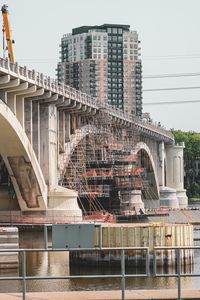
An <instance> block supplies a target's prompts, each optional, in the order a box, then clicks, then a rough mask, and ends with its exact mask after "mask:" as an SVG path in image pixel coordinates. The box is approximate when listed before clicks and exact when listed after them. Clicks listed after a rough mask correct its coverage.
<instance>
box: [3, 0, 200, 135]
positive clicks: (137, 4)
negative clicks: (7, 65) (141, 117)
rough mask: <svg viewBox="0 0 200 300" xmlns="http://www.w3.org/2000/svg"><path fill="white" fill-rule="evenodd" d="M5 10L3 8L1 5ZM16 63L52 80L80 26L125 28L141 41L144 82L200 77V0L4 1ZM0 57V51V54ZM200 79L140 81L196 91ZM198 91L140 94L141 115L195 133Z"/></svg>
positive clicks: (155, 86)
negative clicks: (62, 47) (64, 44)
mask: <svg viewBox="0 0 200 300" xmlns="http://www.w3.org/2000/svg"><path fill="white" fill-rule="evenodd" d="M2 4H3V2H2ZM6 4H8V6H9V12H10V21H11V26H12V31H13V39H14V40H15V45H14V46H15V54H16V60H17V61H18V62H19V64H20V65H27V66H28V67H29V68H30V69H36V70H37V71H40V72H43V73H44V74H46V75H49V76H51V77H55V68H56V64H57V61H58V60H59V43H60V39H61V37H62V35H63V34H65V33H68V32H71V30H72V28H74V27H78V26H82V25H100V24H104V23H118V24H129V25H131V29H132V30H136V31H137V32H138V34H139V38H140V40H141V58H142V62H143V76H146V75H154V74H155V75H160V74H177V73H200V34H199V33H200V17H199V13H200V0H101V1H99V0H98V1H97V0H57V1H54V0H14V1H13V0H7V2H6ZM0 53H1V56H2V49H0ZM199 81H200V76H193V77H179V78H159V79H145V78H144V80H143V88H144V89H160V88H166V87H167V88H168V87H169V88H172V87H187V86H195V87H198V86H200V83H199ZM181 100H200V89H189V90H175V91H172V90H171V91H161V92H155V91H154V92H148V91H146V92H145V91H144V92H143V103H144V106H143V107H144V108H143V111H144V112H150V114H151V116H152V118H153V119H154V120H155V121H160V122H161V124H162V125H164V126H165V127H166V128H168V129H170V128H174V129H182V130H187V131H188V130H192V131H198V132H200V129H199V124H200V122H199V114H200V103H191V104H173V105H172V104H168V105H154V106H153V105H147V103H148V102H165V101H181Z"/></svg>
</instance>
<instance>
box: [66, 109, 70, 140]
mask: <svg viewBox="0 0 200 300" xmlns="http://www.w3.org/2000/svg"><path fill="white" fill-rule="evenodd" d="M70 131H71V130H70V113H68V112H65V143H68V142H69V141H70Z"/></svg>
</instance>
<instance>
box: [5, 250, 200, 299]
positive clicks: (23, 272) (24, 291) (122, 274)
mask: <svg viewBox="0 0 200 300" xmlns="http://www.w3.org/2000/svg"><path fill="white" fill-rule="evenodd" d="M195 249H200V246H192V247H154V249H153V273H152V274H151V273H150V254H149V248H148V247H116V248H107V247H106V248H105V247H102V248H101V247H100V248H99V247H98V248H84V249H83V248H82V249H80V248H73V249H72V248H70V249H69V248H68V249H14V250H11V249H1V250H0V253H1V252H18V253H19V254H20V255H21V274H20V275H19V276H9V277H6V276H0V280H10V281H12V280H21V282H22V299H23V300H26V295H27V289H26V284H27V281H28V280H47V279H48V280H51V279H83V278H85V279H94V278H120V279H121V288H120V290H121V299H122V300H125V299H126V298H125V291H126V285H125V283H126V282H125V280H126V278H132V277H136V278H138V277H165V278H166V277H175V278H177V290H178V298H177V299H178V300H181V299H182V298H181V278H182V277H200V274H191V273H182V272H181V253H182V251H184V250H195ZM130 250H135V251H137V250H140V251H144V253H145V260H146V261H145V268H146V269H145V271H146V272H145V273H137V274H130V273H129V274H126V270H125V252H126V251H130ZM167 250H174V251H175V253H176V271H175V273H157V252H158V251H167ZM61 251H65V252H66V251H67V252H69V251H120V252H121V269H120V270H121V272H120V274H116V275H99V274H98V275H68V276H28V275H27V270H26V254H27V253H28V252H61Z"/></svg>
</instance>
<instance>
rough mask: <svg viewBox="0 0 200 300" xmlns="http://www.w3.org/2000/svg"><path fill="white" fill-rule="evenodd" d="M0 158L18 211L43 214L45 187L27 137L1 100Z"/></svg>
mask: <svg viewBox="0 0 200 300" xmlns="http://www.w3.org/2000/svg"><path fill="white" fill-rule="evenodd" d="M0 128H1V130H0V155H1V157H2V159H3V161H4V163H5V165H6V168H7V170H8V174H9V176H10V178H11V181H12V184H13V187H14V190H15V193H16V196H17V200H18V203H19V207H20V209H21V210H46V208H47V186H46V183H45V181H44V177H43V174H42V171H41V169H40V166H39V163H38V161H37V158H36V155H35V153H34V150H33V148H32V145H31V144H30V142H29V140H28V137H27V135H26V133H25V131H24V129H23V128H22V126H21V124H20V123H19V121H18V120H17V118H16V116H15V115H14V114H13V112H12V111H11V110H10V109H9V107H8V106H7V105H6V104H5V103H4V102H3V101H1V100H0Z"/></svg>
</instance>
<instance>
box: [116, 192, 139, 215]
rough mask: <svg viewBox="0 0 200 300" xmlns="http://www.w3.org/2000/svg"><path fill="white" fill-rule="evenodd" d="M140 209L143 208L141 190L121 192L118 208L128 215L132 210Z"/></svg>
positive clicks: (137, 210)
mask: <svg viewBox="0 0 200 300" xmlns="http://www.w3.org/2000/svg"><path fill="white" fill-rule="evenodd" d="M140 209H144V203H143V202H142V198H141V190H132V191H123V192H121V201H120V210H121V212H122V213H124V214H126V215H129V214H132V213H133V211H136V212H139V210H140Z"/></svg>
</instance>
